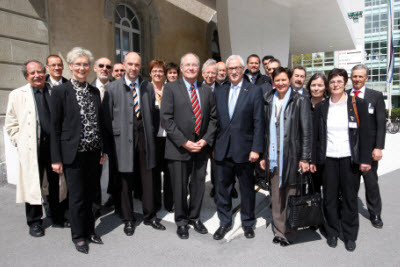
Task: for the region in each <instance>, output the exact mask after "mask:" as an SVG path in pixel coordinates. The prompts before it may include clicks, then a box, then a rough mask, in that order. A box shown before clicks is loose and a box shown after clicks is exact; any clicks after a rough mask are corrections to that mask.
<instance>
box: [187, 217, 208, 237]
mask: <svg viewBox="0 0 400 267" xmlns="http://www.w3.org/2000/svg"><path fill="white" fill-rule="evenodd" d="M189 224H190V225H192V226H193V228H194V230H195V231H196V232H198V233H200V234H207V233H208V230H207V228H206V227H205V226H204V224H203V223H202V222H201V221H200V220H197V221H189Z"/></svg>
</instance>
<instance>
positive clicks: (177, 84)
mask: <svg viewBox="0 0 400 267" xmlns="http://www.w3.org/2000/svg"><path fill="white" fill-rule="evenodd" d="M197 87H198V90H199V94H200V106H201V127H200V134H199V137H198V139H204V140H205V141H206V142H207V144H208V145H207V146H205V147H204V148H203V149H202V151H201V152H199V153H197V154H198V156H202V157H203V158H204V160H205V159H206V158H207V156H208V154H209V150H210V149H211V146H212V145H213V144H214V140H215V132H216V130H217V110H216V107H215V98H214V94H213V93H212V92H211V89H210V88H209V86H207V85H204V84H203V85H202V84H201V83H200V82H198V83H197ZM161 102H162V105H161V125H162V127H163V128H164V129H165V131H166V132H167V141H166V143H165V158H166V159H170V160H189V159H190V158H191V153H190V152H189V151H187V150H186V149H185V148H183V147H182V145H183V144H184V143H185V142H186V141H188V140H190V141H193V142H194V141H196V140H195V138H196V136H195V132H194V128H195V126H194V125H195V117H194V113H193V108H192V105H191V103H190V98H189V94H188V91H187V88H186V86H185V83H184V81H183V79H178V80H176V81H174V82H171V83H167V84H166V85H165V87H164V89H163V96H162V100H161Z"/></svg>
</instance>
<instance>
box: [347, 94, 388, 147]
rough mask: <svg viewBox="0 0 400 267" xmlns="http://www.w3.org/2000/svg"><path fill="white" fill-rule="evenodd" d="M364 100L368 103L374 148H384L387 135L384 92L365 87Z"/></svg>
mask: <svg viewBox="0 0 400 267" xmlns="http://www.w3.org/2000/svg"><path fill="white" fill-rule="evenodd" d="M347 93H348V94H349V95H350V93H351V90H348V91H347ZM364 101H365V102H366V104H367V105H368V120H369V122H370V124H369V127H370V131H371V145H372V149H374V148H380V149H384V148H385V137H386V108H385V101H384V100H383V94H382V93H381V92H379V91H375V90H372V89H369V88H365V93H364Z"/></svg>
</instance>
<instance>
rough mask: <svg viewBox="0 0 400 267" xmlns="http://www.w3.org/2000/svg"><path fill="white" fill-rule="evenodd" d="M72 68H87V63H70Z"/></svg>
mask: <svg viewBox="0 0 400 267" xmlns="http://www.w3.org/2000/svg"><path fill="white" fill-rule="evenodd" d="M72 66H74V67H75V68H80V67H83V68H89V66H90V65H89V63H72Z"/></svg>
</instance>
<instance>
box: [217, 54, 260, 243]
mask: <svg viewBox="0 0 400 267" xmlns="http://www.w3.org/2000/svg"><path fill="white" fill-rule="evenodd" d="M226 66H227V69H228V76H229V80H230V83H227V84H225V85H224V87H223V88H222V89H221V90H218V91H216V92H215V99H216V104H217V111H218V131H217V140H216V142H215V152H214V158H215V161H216V163H217V177H216V188H217V190H216V193H217V194H216V204H217V212H218V217H219V219H220V227H219V228H218V230H217V231H216V232H215V233H214V239H216V240H220V239H222V238H223V237H224V236H225V234H226V233H227V232H228V231H229V230H230V229H231V228H232V198H231V191H232V184H233V181H234V179H235V175H236V176H237V177H238V180H239V185H240V195H241V212H240V213H241V219H242V227H243V230H244V235H245V237H246V238H253V237H254V231H253V226H254V225H255V222H256V219H255V211H254V209H255V191H254V183H255V181H254V173H253V170H254V163H255V162H256V161H257V160H258V159H259V156H260V153H261V152H263V144H264V124H265V119H264V102H263V97H262V90H261V89H260V87H258V86H257V85H255V84H252V83H250V82H248V81H247V80H246V79H244V78H243V71H244V62H243V59H242V58H241V57H240V56H237V55H232V56H230V57H229V58H228V59H227V60H226Z"/></svg>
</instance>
